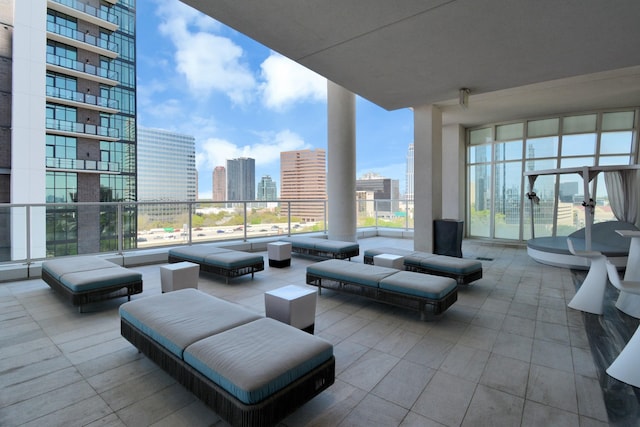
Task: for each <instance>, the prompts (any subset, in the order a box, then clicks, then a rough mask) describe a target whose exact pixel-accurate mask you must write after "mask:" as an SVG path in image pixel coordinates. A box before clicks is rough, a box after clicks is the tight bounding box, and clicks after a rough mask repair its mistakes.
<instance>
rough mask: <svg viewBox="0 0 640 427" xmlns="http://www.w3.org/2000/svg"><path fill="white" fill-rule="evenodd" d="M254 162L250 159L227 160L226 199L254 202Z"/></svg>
mask: <svg viewBox="0 0 640 427" xmlns="http://www.w3.org/2000/svg"><path fill="white" fill-rule="evenodd" d="M255 198H256V161H255V159H252V158H250V157H239V158H237V159H231V160H227V199H228V200H255Z"/></svg>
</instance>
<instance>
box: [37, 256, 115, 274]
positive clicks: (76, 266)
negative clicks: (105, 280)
mask: <svg viewBox="0 0 640 427" xmlns="http://www.w3.org/2000/svg"><path fill="white" fill-rule="evenodd" d="M111 267H117V265H116V264H114V263H112V262H109V261H107V260H106V259H102V258H99V257H97V256H75V257H69V258H57V259H52V260H47V261H45V262H43V263H42V268H43V269H45V270H47V272H48V273H49V274H50V275H51V276H52V277H53V278H55V279H56V280H60V279H61V278H62V276H63V275H65V274H67V273H75V272H83V271H91V270H96V269H99V268H111Z"/></svg>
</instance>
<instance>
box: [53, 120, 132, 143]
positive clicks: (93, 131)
mask: <svg viewBox="0 0 640 427" xmlns="http://www.w3.org/2000/svg"><path fill="white" fill-rule="evenodd" d="M46 127H47V133H49V134H54V135H66V136H75V137H79V138H91V139H99V140H102V141H118V140H119V139H120V132H119V131H118V129H115V128H108V127H104V126H97V125H94V124H91V123H78V122H69V121H65V120H56V119H47V121H46Z"/></svg>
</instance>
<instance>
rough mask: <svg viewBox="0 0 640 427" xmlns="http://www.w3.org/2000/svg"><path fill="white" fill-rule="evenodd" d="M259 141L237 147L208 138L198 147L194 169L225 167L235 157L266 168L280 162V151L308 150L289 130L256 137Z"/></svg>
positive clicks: (306, 145)
mask: <svg viewBox="0 0 640 427" xmlns="http://www.w3.org/2000/svg"><path fill="white" fill-rule="evenodd" d="M258 136H259V138H260V140H259V141H258V142H256V143H255V144H253V145H245V146H238V145H235V144H234V143H232V142H230V141H227V140H224V139H219V138H209V139H207V140H206V141H205V142H203V143H202V144H201V146H200V151H199V152H198V153H196V168H197V169H198V170H206V171H209V170H213V168H214V167H216V166H226V164H227V159H234V158H237V157H251V158H253V159H255V160H256V166H266V165H269V164H272V163H275V162H279V161H280V152H281V151H291V150H301V149H305V148H309V147H310V145H309V144H307V143H305V142H304V140H303V139H302V138H301V137H300V135H298V134H296V133H295V132H291V131H290V130H283V131H280V132H266V133H262V134H260V135H258Z"/></svg>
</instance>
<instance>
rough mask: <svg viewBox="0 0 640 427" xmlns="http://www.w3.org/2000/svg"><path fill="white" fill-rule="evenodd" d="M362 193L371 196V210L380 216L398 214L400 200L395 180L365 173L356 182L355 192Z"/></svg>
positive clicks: (398, 187)
mask: <svg viewBox="0 0 640 427" xmlns="http://www.w3.org/2000/svg"><path fill="white" fill-rule="evenodd" d="M358 191H363V192H367V193H369V194H372V195H373V201H374V202H373V203H374V206H373V209H374V210H375V211H376V212H378V214H379V215H382V216H387V217H390V216H393V213H394V212H398V211H399V210H400V209H399V198H400V182H399V181H398V180H397V179H391V178H385V177H383V176H381V175H378V174H376V173H367V174H365V175H363V176H362V177H361V178H360V179H358V180H356V192H358Z"/></svg>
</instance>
